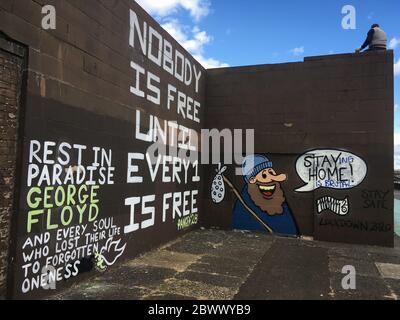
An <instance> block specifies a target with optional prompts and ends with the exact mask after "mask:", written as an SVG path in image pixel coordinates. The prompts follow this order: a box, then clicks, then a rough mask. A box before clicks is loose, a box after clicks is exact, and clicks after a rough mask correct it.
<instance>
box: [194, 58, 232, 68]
mask: <svg viewBox="0 0 400 320" xmlns="http://www.w3.org/2000/svg"><path fill="white" fill-rule="evenodd" d="M194 58H195V59H196V60H197V61H199V62H200V63H201V65H202V66H203V67H204V68H206V69H210V68H226V67H229V64H227V63H223V62H221V61H218V60H216V59H213V58H205V57H204V56H202V55H194Z"/></svg>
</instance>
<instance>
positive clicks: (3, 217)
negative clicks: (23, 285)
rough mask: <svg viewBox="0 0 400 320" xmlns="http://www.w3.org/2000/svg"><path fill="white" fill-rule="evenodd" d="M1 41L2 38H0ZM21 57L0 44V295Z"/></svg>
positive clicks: (11, 192)
mask: <svg viewBox="0 0 400 320" xmlns="http://www.w3.org/2000/svg"><path fill="white" fill-rule="evenodd" d="M0 40H2V41H5V40H4V39H2V38H1V39H0ZM22 70H23V59H22V58H21V57H18V56H16V55H14V54H11V53H10V52H7V51H5V50H3V49H2V48H1V47H0V137H1V138H0V297H4V296H5V293H6V281H7V266H8V254H9V249H10V248H9V243H10V231H11V218H12V215H13V210H14V207H13V205H14V187H15V185H16V164H17V146H18V129H19V118H20V102H21V79H22Z"/></svg>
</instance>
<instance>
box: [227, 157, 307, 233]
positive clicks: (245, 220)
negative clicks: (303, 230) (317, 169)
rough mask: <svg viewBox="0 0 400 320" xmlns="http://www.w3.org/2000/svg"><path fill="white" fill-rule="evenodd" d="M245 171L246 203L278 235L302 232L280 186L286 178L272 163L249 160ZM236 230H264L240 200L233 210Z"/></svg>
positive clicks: (262, 158) (243, 166)
mask: <svg viewBox="0 0 400 320" xmlns="http://www.w3.org/2000/svg"><path fill="white" fill-rule="evenodd" d="M242 171H243V178H244V181H245V183H246V185H245V186H244V187H243V189H242V192H241V194H240V195H241V197H242V200H243V201H244V202H245V204H246V205H247V206H248V207H249V208H250V209H251V210H252V211H253V212H254V213H255V214H257V216H258V217H259V218H260V219H261V220H262V221H264V222H265V223H266V224H267V225H268V226H269V227H271V229H272V230H273V231H274V232H275V233H277V234H282V235H293V236H297V235H298V234H299V232H298V228H297V225H296V221H295V219H294V217H293V215H292V212H291V210H290V208H289V205H288V203H287V202H286V198H285V195H284V192H283V189H282V187H281V183H282V182H284V181H286V180H287V176H286V175H285V174H277V173H276V172H275V170H274V169H273V165H272V162H271V161H270V160H269V159H268V158H267V157H266V156H263V155H251V156H248V157H246V158H245V160H244V162H243V165H242ZM233 227H234V228H235V229H241V230H262V231H264V230H265V228H264V227H263V226H262V224H261V223H260V222H259V221H257V219H255V218H254V217H253V216H252V215H251V214H249V212H248V209H247V208H246V207H245V206H244V205H243V203H242V202H241V201H239V200H237V201H236V203H235V206H234V209H233Z"/></svg>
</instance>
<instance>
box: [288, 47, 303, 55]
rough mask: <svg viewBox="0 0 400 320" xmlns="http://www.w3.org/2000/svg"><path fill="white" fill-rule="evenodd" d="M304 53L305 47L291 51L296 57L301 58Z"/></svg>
mask: <svg viewBox="0 0 400 320" xmlns="http://www.w3.org/2000/svg"><path fill="white" fill-rule="evenodd" d="M304 51H305V50H304V47H298V48H293V49H291V50H290V52H291V53H292V54H293V55H294V56H300V55H302V54H303V53H304Z"/></svg>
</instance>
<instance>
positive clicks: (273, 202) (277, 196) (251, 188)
mask: <svg viewBox="0 0 400 320" xmlns="http://www.w3.org/2000/svg"><path fill="white" fill-rule="evenodd" d="M248 192H249V195H250V197H251V199H252V200H253V201H254V203H255V204H256V205H257V206H258V207H259V208H260V209H261V210H262V211H264V212H265V213H267V214H268V215H270V216H275V215H279V214H282V213H283V203H284V202H285V196H284V194H283V190H282V188H281V185H280V183H278V182H275V192H274V193H273V195H272V196H271V197H270V198H266V197H265V196H264V195H263V194H262V193H261V191H260V188H259V186H258V185H257V184H249V185H248Z"/></svg>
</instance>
